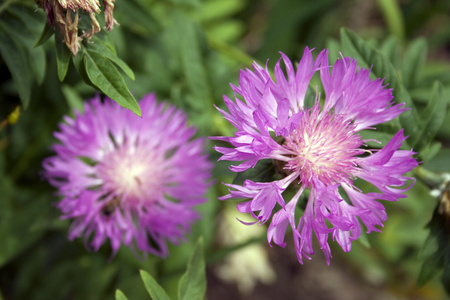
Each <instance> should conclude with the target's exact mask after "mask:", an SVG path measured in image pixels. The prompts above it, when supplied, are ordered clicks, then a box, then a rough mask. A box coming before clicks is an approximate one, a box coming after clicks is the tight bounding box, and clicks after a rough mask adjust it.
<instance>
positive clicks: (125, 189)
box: [43, 94, 212, 257]
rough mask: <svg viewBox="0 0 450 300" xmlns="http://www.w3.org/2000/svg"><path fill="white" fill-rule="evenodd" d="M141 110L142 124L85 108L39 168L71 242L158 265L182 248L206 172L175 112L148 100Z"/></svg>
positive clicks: (109, 110)
mask: <svg viewBox="0 0 450 300" xmlns="http://www.w3.org/2000/svg"><path fill="white" fill-rule="evenodd" d="M140 107H141V110H142V118H140V117H138V116H136V115H135V114H134V113H133V112H131V111H129V110H127V109H124V108H122V107H121V106H119V105H118V104H117V103H115V102H114V101H112V100H111V99H105V101H104V102H102V101H101V100H100V98H99V97H96V98H94V99H92V100H90V101H88V102H86V104H85V106H84V114H80V113H76V116H75V118H73V119H72V118H69V117H65V119H64V120H65V123H62V124H61V125H60V130H59V131H58V132H55V137H56V138H57V139H58V140H59V141H60V142H61V143H60V144H56V145H54V146H53V150H54V151H55V152H56V155H55V156H52V157H49V158H47V159H45V160H44V162H43V166H44V170H45V178H46V179H47V180H48V181H49V182H50V184H51V185H53V186H55V187H57V188H58V194H59V195H60V196H62V200H61V201H60V202H59V203H58V205H57V206H58V208H59V209H60V210H61V212H62V214H63V215H62V218H63V219H73V223H72V226H71V228H70V230H69V239H70V240H73V239H75V238H77V237H81V236H84V238H85V241H86V244H87V245H89V246H91V247H92V248H93V249H94V250H96V251H97V250H98V249H99V248H100V246H101V245H102V244H103V243H104V242H105V241H106V240H107V239H109V240H110V242H111V247H112V250H113V253H114V254H115V253H116V252H117V250H118V249H119V248H120V245H121V244H122V243H123V244H124V245H126V246H129V247H131V248H132V249H134V246H136V247H137V248H138V249H139V250H140V251H142V252H144V253H152V254H155V255H159V256H163V257H164V256H167V255H168V249H167V241H169V242H171V243H174V244H178V243H179V241H180V240H184V235H185V234H186V233H188V232H189V230H190V225H191V224H192V223H193V222H194V221H195V220H196V219H198V218H199V215H198V213H197V212H196V211H195V210H194V207H195V206H196V205H198V204H201V203H203V202H205V201H206V197H205V192H206V190H207V188H208V186H209V185H210V183H209V181H208V179H209V178H210V175H211V174H210V173H211V172H210V171H211V168H212V164H211V163H210V162H209V161H208V158H207V156H206V155H204V154H202V152H203V140H202V139H193V136H194V134H195V131H196V130H195V129H194V128H192V127H188V126H187V125H186V116H185V114H184V113H183V112H182V111H180V110H177V109H175V107H173V106H168V107H167V108H166V109H164V105H163V104H162V103H161V104H158V103H157V101H156V98H155V96H154V95H153V94H151V95H147V96H145V97H144V98H143V99H142V101H141V102H140Z"/></svg>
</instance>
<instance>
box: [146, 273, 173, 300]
mask: <svg viewBox="0 0 450 300" xmlns="http://www.w3.org/2000/svg"><path fill="white" fill-rule="evenodd" d="M141 278H142V281H143V282H144V285H145V288H146V289H147V292H148V294H149V295H150V297H151V298H152V299H153V300H170V298H169V296H168V295H167V293H166V292H165V291H164V289H163V288H162V287H161V286H160V285H159V284H158V283H157V282H156V280H155V279H154V278H153V277H152V276H151V275H150V274H148V273H147V272H145V271H143V270H141Z"/></svg>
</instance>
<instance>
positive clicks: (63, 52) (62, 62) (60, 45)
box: [55, 30, 72, 81]
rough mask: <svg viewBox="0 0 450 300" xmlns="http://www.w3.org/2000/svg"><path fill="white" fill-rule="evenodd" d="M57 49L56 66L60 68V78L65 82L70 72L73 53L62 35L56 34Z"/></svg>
mask: <svg viewBox="0 0 450 300" xmlns="http://www.w3.org/2000/svg"><path fill="white" fill-rule="evenodd" d="M55 48H56V65H57V68H58V78H59V80H60V81H63V80H64V78H66V75H67V70H69V61H70V58H71V57H72V53H71V52H70V50H69V48H67V46H66V44H64V42H63V39H62V36H61V33H60V32H59V31H58V30H56V32H55Z"/></svg>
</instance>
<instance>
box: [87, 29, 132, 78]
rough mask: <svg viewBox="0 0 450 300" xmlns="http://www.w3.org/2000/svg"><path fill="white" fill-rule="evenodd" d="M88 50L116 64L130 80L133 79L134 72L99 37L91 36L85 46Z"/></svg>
mask: <svg viewBox="0 0 450 300" xmlns="http://www.w3.org/2000/svg"><path fill="white" fill-rule="evenodd" d="M86 47H87V48H88V49H89V50H88V51H89V52H91V53H92V52H96V53H97V54H99V55H102V56H103V57H106V58H107V59H109V60H110V61H111V62H113V63H114V64H116V65H117V66H118V67H119V68H120V69H122V71H123V72H124V73H125V74H126V75H127V76H128V77H130V78H131V79H132V80H134V72H133V70H131V69H130V67H129V66H128V65H127V64H126V63H125V62H124V61H123V60H122V59H120V58H119V57H118V56H117V54H116V53H115V52H114V51H112V50H111V48H109V47H107V46H106V45H105V44H104V43H103V41H102V40H101V39H99V38H93V39H92V43H89V44H88V45H87V46H86Z"/></svg>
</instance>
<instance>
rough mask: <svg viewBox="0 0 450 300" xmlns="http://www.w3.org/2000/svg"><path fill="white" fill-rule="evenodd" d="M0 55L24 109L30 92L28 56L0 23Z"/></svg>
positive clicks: (28, 100)
mask: <svg viewBox="0 0 450 300" xmlns="http://www.w3.org/2000/svg"><path fill="white" fill-rule="evenodd" d="M0 54H1V56H2V58H3V61H4V62H5V63H6V65H7V66H8V69H9V71H10V72H11V76H12V79H13V82H14V86H15V87H16V90H17V92H18V94H19V97H20V100H21V101H22V105H23V106H24V107H25V108H26V107H27V106H28V103H29V102H30V91H31V74H30V68H29V66H28V56H27V53H26V51H25V49H23V47H22V45H21V44H20V43H19V42H17V41H16V40H15V39H14V38H12V37H11V36H9V35H8V33H7V31H5V26H4V25H3V24H2V23H0Z"/></svg>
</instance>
